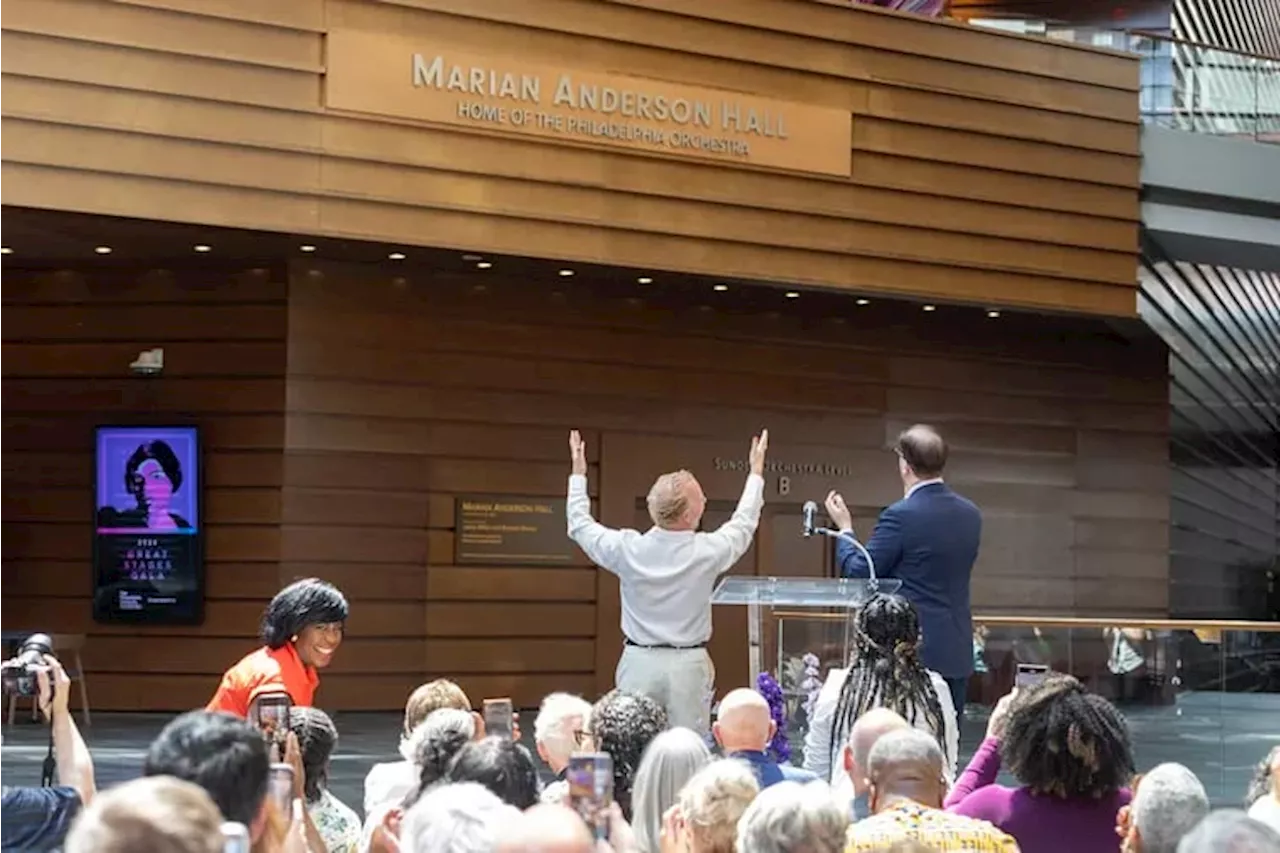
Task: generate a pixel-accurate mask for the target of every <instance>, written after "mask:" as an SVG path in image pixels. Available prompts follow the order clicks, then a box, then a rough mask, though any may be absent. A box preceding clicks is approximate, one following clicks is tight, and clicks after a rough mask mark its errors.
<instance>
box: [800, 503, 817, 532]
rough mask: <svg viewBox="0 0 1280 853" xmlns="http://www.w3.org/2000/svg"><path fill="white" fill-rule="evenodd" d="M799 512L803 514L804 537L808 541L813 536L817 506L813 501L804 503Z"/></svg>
mask: <svg viewBox="0 0 1280 853" xmlns="http://www.w3.org/2000/svg"><path fill="white" fill-rule="evenodd" d="M801 512H802V513H804V537H805V538H806V539H808V538H809V537H810V536H812V535H813V523H814V519H815V518H816V517H817V515H818V504H817V503H816V502H814V501H805V502H804V507H803V508H802V509H801Z"/></svg>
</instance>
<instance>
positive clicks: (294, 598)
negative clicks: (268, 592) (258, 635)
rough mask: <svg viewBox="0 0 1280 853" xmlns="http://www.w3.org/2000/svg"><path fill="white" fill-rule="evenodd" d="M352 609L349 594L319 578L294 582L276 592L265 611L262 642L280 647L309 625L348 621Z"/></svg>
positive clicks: (274, 647)
mask: <svg viewBox="0 0 1280 853" xmlns="http://www.w3.org/2000/svg"><path fill="white" fill-rule="evenodd" d="M350 612H351V608H349V607H348V606H347V599H346V596H344V595H343V594H342V592H341V591H340V590H339V589H338V588H337V587H336V586H334V585H333V584H331V583H327V582H325V581H322V580H320V579H319V578H305V579H303V580H300V581H294V582H293V583H291V584H289V585H288V586H286V587H285V588H284V589H282V590H280V591H279V592H277V593H276V597H275V598H273V599H271V603H270V604H268V605H267V610H266V612H265V613H263V614H262V642H264V643H266V645H267V648H269V649H281V648H284V647H285V646H286V645H288V644H289V641H290V640H292V639H293V638H294V636H295V635H296V634H297V633H298V632H299V631H301V630H302V629H303V628H305V627H307V626H308V625H326V624H328V623H330V622H346V621H347V616H348V614H349V613H350Z"/></svg>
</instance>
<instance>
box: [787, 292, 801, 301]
mask: <svg viewBox="0 0 1280 853" xmlns="http://www.w3.org/2000/svg"><path fill="white" fill-rule="evenodd" d="M799 296H800V291H798V290H788V291H787V298H788V299H796V298H798V297H799Z"/></svg>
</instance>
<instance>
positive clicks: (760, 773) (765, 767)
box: [726, 751, 818, 791]
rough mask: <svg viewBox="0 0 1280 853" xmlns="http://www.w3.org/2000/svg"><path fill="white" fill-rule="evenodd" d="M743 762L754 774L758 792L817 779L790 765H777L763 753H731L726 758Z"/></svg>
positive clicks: (806, 771) (807, 772)
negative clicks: (774, 786)
mask: <svg viewBox="0 0 1280 853" xmlns="http://www.w3.org/2000/svg"><path fill="white" fill-rule="evenodd" d="M726 757H728V758H736V759H738V760H739V761H745V762H747V764H750V765H751V772H752V773H755V774H756V781H757V782H759V783H760V790H762V791H763V790H764V789H765V788H768V787H769V786H770V785H776V784H778V783H779V782H799V783H801V784H804V783H806V782H816V781H818V777H817V776H815V775H814V774H812V773H810V772H809V771H808V770H801V769H800V768H799V767H792V766H791V765H790V764H779V763H778V762H776V761H774V760H773V759H772V758H770V757H769V756H768V755H766V754H765V753H763V752H748V751H744V752H731V753H729V754H728V756H726Z"/></svg>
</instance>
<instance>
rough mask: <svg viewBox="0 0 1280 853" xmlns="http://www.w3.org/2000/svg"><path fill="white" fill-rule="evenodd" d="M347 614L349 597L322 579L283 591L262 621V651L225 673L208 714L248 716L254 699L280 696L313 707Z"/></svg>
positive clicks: (273, 601) (299, 584) (279, 593)
mask: <svg viewBox="0 0 1280 853" xmlns="http://www.w3.org/2000/svg"><path fill="white" fill-rule="evenodd" d="M349 613H350V608H349V607H348V605H347V599H346V597H345V596H343V594H342V593H341V592H340V591H339V590H338V588H337V587H335V586H333V585H332V584H329V583H326V582H325V581H322V580H320V579H318V578H307V579H305V580H300V581H295V582H294V583H292V584H290V585H289V586H287V587H285V588H284V589H282V590H280V592H278V593H277V594H276V597H275V598H273V599H271V603H270V604H269V605H267V610H266V612H265V613H264V614H263V616H262V641H263V646H262V647H261V648H259V649H257V650H256V651H253V652H250V653H249V654H248V655H245V656H244V657H243V658H241V659H240V661H239V662H238V663H236V665H235V666H233V667H231V669H229V670H227V671H226V673H225V674H224V675H223V676H222V682H221V683H220V684H219V685H218V689H217V691H216V692H215V693H214V694H213V698H212V699H210V700H209V704H208V705H207V706H206V707H205V710H207V711H224V712H226V713H228V714H235V715H236V716H237V717H248V716H249V709H250V706H251V705H252V703H253V700H254V699H256V698H257V697H258V696H260V695H262V694H264V693H276V692H284V693H287V694H288V695H289V699H290V700H291V702H292V704H293V705H301V706H310V705H312V704H314V698H315V692H316V688H317V687H319V685H320V675H319V671H320V670H322V669H324V668H325V667H327V666H328V665H329V664H330V662H332V660H333V656H334V654H335V653H336V652H337V650H338V647H339V646H340V645H342V636H343V631H344V630H345V627H346V622H347V616H348V614H349ZM286 724H287V723H286Z"/></svg>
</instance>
